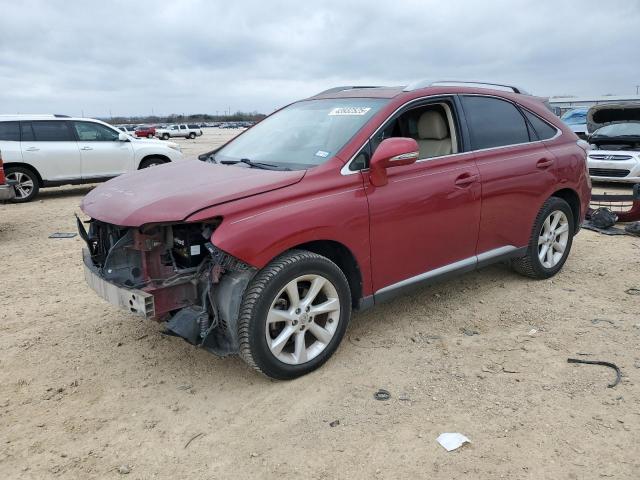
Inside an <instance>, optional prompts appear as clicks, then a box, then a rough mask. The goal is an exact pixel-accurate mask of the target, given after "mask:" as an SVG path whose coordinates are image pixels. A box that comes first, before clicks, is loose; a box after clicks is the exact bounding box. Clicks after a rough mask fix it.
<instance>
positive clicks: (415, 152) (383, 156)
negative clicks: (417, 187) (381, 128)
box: [369, 137, 420, 187]
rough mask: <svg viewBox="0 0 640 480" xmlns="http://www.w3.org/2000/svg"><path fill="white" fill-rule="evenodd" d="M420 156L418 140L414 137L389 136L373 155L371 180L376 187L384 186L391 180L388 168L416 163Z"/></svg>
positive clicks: (370, 171)
mask: <svg viewBox="0 0 640 480" xmlns="http://www.w3.org/2000/svg"><path fill="white" fill-rule="evenodd" d="M419 156H420V149H419V147H418V142H416V141H415V140H414V139H413V138H406V137H394V138H387V139H386V140H383V141H382V142H381V143H380V145H378V148H376V151H375V152H374V154H373V157H371V163H370V165H369V181H370V182H371V184H372V185H374V186H376V187H382V186H383V185H386V184H387V183H388V182H389V181H388V179H387V168H391V167H400V166H402V165H410V164H412V163H415V161H416V160H418V157H419Z"/></svg>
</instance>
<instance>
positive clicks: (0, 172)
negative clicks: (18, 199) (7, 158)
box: [0, 152, 16, 202]
mask: <svg viewBox="0 0 640 480" xmlns="http://www.w3.org/2000/svg"><path fill="white" fill-rule="evenodd" d="M13 183H14V182H11V183H9V181H8V180H7V178H6V177H5V174H4V165H3V162H2V152H0V202H6V201H7V200H13V199H14V198H15V196H16V191H15V188H14V187H13Z"/></svg>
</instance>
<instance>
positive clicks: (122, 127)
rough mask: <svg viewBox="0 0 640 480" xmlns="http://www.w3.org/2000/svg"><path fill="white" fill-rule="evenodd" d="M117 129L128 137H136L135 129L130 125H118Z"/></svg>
mask: <svg viewBox="0 0 640 480" xmlns="http://www.w3.org/2000/svg"><path fill="white" fill-rule="evenodd" d="M116 128H117V129H118V130H120V131H121V132H124V133H126V134H127V135H131V136H132V137H135V136H136V131H135V129H134V128H133V127H132V126H130V125H116Z"/></svg>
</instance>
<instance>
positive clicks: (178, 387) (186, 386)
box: [176, 383, 193, 390]
mask: <svg viewBox="0 0 640 480" xmlns="http://www.w3.org/2000/svg"><path fill="white" fill-rule="evenodd" d="M192 388H193V385H190V384H188V383H187V384H185V385H178V386H177V387H176V389H178V390H191V389H192Z"/></svg>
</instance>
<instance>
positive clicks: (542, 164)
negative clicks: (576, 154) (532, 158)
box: [536, 158, 553, 169]
mask: <svg viewBox="0 0 640 480" xmlns="http://www.w3.org/2000/svg"><path fill="white" fill-rule="evenodd" d="M551 165H553V160H552V159H550V158H541V159H540V160H538V161H537V162H536V167H537V168H542V169H544V168H549V167H550V166H551Z"/></svg>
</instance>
